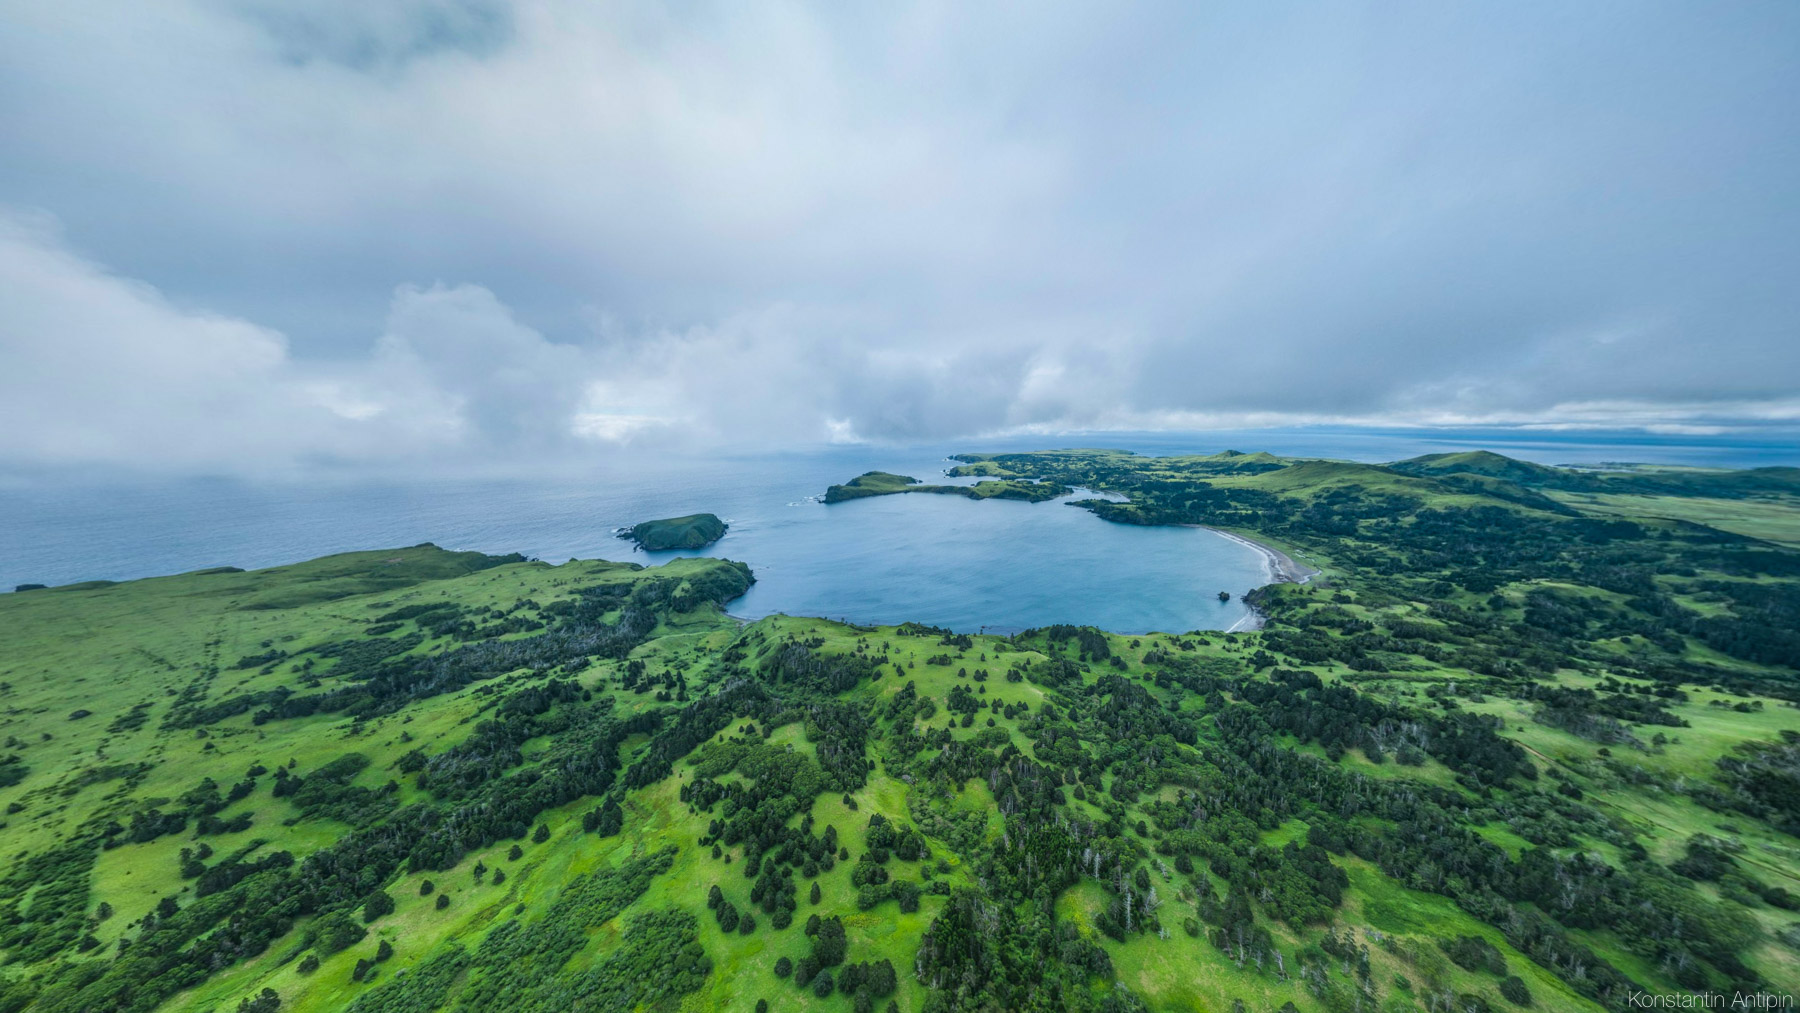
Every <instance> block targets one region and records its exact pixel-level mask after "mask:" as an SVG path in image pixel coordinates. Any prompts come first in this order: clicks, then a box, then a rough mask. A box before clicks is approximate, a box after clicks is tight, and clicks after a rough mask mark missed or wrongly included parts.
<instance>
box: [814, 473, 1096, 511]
mask: <svg viewBox="0 0 1800 1013" xmlns="http://www.w3.org/2000/svg"><path fill="white" fill-rule="evenodd" d="M958 471H960V469H958ZM954 473H955V472H953V474H954ZM1071 491H1072V490H1070V488H1069V487H1068V486H1066V485H1061V484H1058V483H1056V482H1037V481H1032V480H1029V479H1010V478H1009V479H999V480H991V481H989V480H984V481H981V482H976V483H975V484H974V485H925V484H923V483H921V482H920V481H919V480H918V479H916V478H913V477H912V476H910V475H895V474H893V473H892V472H886V471H865V472H863V473H862V474H861V475H858V476H856V477H855V478H853V479H851V480H850V481H848V482H845V483H844V484H843V485H834V486H832V487H831V488H829V489H826V490H825V502H827V503H842V502H844V501H845V500H852V499H866V498H868V497H870V496H891V495H893V494H895V493H902V492H934V493H941V494H943V495H947V496H967V497H968V498H969V499H1014V500H1024V501H1025V502H1027V503H1042V502H1043V501H1045V500H1050V499H1056V498H1057V497H1058V496H1067V495H1068V494H1069V493H1070V492H1071Z"/></svg>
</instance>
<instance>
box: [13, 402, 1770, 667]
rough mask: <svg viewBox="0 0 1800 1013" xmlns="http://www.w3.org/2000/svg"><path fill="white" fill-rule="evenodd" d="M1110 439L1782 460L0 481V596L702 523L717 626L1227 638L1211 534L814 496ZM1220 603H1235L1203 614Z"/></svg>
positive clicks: (786, 456)
mask: <svg viewBox="0 0 1800 1013" xmlns="http://www.w3.org/2000/svg"><path fill="white" fill-rule="evenodd" d="M1050 446H1115V447H1123V448H1126V449H1131V450H1136V451H1138V452H1141V453H1154V454H1169V453H1212V452H1215V451H1218V450H1221V449H1226V448H1228V447H1229V448H1232V449H1238V450H1246V451H1253V450H1262V449H1267V450H1271V451H1273V452H1275V453H1280V454H1293V455H1307V456H1326V457H1338V458H1346V459H1355V460H1365V461H1385V460H1394V459H1397V458H1401V457H1406V456H1412V455H1415V454H1421V453H1430V452H1436V451H1445V450H1460V449H1470V448H1477V447H1485V448H1488V449H1493V450H1497V451H1499V452H1502V453H1507V454H1511V455H1512V456H1516V457H1521V458H1527V459H1531V460H1538V461H1543V462H1546V463H1568V462H1577V463H1586V462H1597V461H1606V460H1614V461H1618V460H1636V461H1662V462H1668V463H1685V464H1707V465H1721V466H1737V467H1744V466H1756V465H1762V464H1792V463H1795V458H1796V454H1795V453H1794V451H1793V446H1792V444H1784V443H1771V444H1766V445H1765V444H1756V443H1745V442H1741V441H1740V442H1728V441H1708V440H1693V439H1686V440H1683V439H1664V438H1639V439H1635V440H1632V441H1629V442H1620V441H1618V440H1617V439H1616V438H1615V437H1611V436H1604V435H1602V436H1595V435H1592V434H1588V435H1583V434H1551V435H1545V434H1529V435H1516V434H1509V435H1506V436H1504V437H1502V436H1496V435H1495V434H1493V433H1461V434H1457V433H1444V432H1442V431H1422V430H1411V431H1408V430H1397V431H1385V432H1384V431H1373V430H1331V429H1309V430H1293V429H1287V430H1269V431H1264V432H1245V431H1235V432H1230V433H1188V434H1168V433H1157V434H1118V433H1110V434H1104V435H1089V436H1085V437H1056V438H1045V437H1033V438H1017V439H1007V440H980V441H977V440H969V441H959V442H958V443H956V444H954V445H938V446H926V447H915V448H899V449H894V448H877V447H867V446H853V447H828V448H819V449H814V450H808V451H804V452H793V453H779V454H766V455H755V456H734V457H713V458H706V459H697V458H670V459H664V460H658V461H654V462H645V461H642V460H639V461H634V462H633V463H632V464H631V465H630V466H629V467H626V466H623V465H621V466H618V467H614V468H610V469H609V468H606V467H594V468H590V469H589V470H586V471H581V472H578V473H575V472H572V473H571V474H568V475H565V476H559V477H556V478H534V479H531V480H519V479H508V480H504V481H502V480H487V481H475V480H448V479H446V480H421V479H409V480H407V481H381V480H370V479H366V478H364V479H358V480H348V479H342V480H337V481H320V480H317V479H314V480H311V481H306V482H261V483H258V482H248V481H237V480H183V481H160V482H152V481H143V480H137V481H124V480H114V481H93V480H88V481H82V482H74V481H68V480H48V479H44V478H42V477H41V476H40V477H37V478H33V479H30V480H26V479H21V478H18V477H11V478H10V479H9V480H7V481H5V482H4V484H0V586H4V587H7V588H10V587H12V586H13V585H15V584H18V583H24V582H33V583H47V584H59V583H69V582H73V581H78V580H93V579H111V580H123V579H131V578H136V577H145V576H153V575H157V574H165V573H177V572H182V571H186V570H194V569H199V568H201V567H206V566H218V565H227V564H229V565H235V566H243V567H247V568H255V567H262V566H272V565H276V564H280V563H286V562H293V561H296V560H301V559H308V558H312V557H314V556H320V555H324V554H327V553H331V552H344V551H351V550H357V549H369V548H385V547H391V546H401V545H413V544H417V543H419V542H425V541H430V542H435V543H437V544H439V545H442V546H444V547H446V548H453V549H478V550H481V551H485V552H515V551H516V552H522V553H525V554H527V555H530V556H536V557H538V558H541V559H545V560H549V561H552V562H561V561H563V560H566V559H569V558H582V559H593V558H604V559H634V560H637V561H640V562H645V563H649V564H655V563H658V562H660V561H662V560H663V559H664V558H667V557H668V556H669V555H671V554H667V553H657V554H654V556H652V555H647V554H645V553H642V552H637V551H635V550H633V549H632V548H631V547H630V546H629V545H628V544H627V543H625V542H622V541H620V540H618V539H617V538H615V537H614V535H613V532H614V529H616V528H618V527H621V526H625V525H629V524H632V523H635V522H637V521H640V520H647V519H651V518H656V517H669V516H676V515H680V514H687V513H694V512H698V511H711V512H713V513H717V514H718V515H720V516H721V517H724V518H725V519H726V520H727V521H729V522H730V524H731V530H730V532H729V533H728V534H727V535H726V536H725V538H723V539H722V540H720V541H719V542H717V543H715V544H714V545H713V546H710V547H709V548H708V549H706V550H705V553H706V554H708V555H718V556H723V557H726V558H730V559H737V560H742V561H743V562H746V563H748V564H750V566H751V567H752V569H753V570H754V571H755V573H756V576H757V584H756V586H755V587H754V588H752V590H751V591H750V592H749V594H747V595H745V596H744V597H743V598H741V599H739V600H737V601H735V602H733V603H732V605H731V611H732V612H733V614H736V615H741V616H746V617H759V616H763V615H768V614H771V613H776V612H783V613H787V614H790V615H818V616H827V617H831V618H845V619H850V620H853V621H858V622H884V623H890V622H901V621H906V620H913V621H918V622H925V623H930V624H933V625H939V626H949V627H952V628H955V629H958V630H964V631H975V630H978V629H980V628H982V627H988V628H990V629H999V630H1010V629H1018V628H1023V627H1027V626H1040V625H1045V624H1048V623H1054V622H1071V623H1086V624H1092V625H1095V626H1099V627H1102V628H1105V629H1112V630H1116V631H1120V632H1143V631H1148V630H1166V631H1185V630H1190V629H1224V628H1229V627H1231V626H1232V625H1233V624H1235V623H1237V622H1239V621H1240V620H1242V619H1243V618H1244V616H1245V608H1244V606H1243V604H1242V603H1241V602H1240V601H1239V600H1238V599H1239V598H1240V596H1241V595H1242V593H1243V592H1244V591H1246V590H1248V589H1249V588H1251V587H1254V586H1256V585H1258V584H1261V583H1264V582H1266V580H1267V579H1268V577H1267V570H1266V567H1265V565H1264V562H1263V559H1262V557H1261V555H1260V554H1258V553H1257V552H1255V551H1254V550H1252V549H1250V548H1247V547H1245V546H1243V545H1240V544H1237V543H1234V542H1231V541H1229V540H1226V539H1224V538H1221V537H1219V536H1217V535H1215V534H1213V533H1211V532H1207V531H1203V530H1198V529H1191V528H1141V527H1131V526H1126V525H1116V524H1109V523H1107V522H1105V521H1101V520H1099V519H1098V518H1096V517H1094V516H1093V515H1092V514H1091V513H1089V512H1088V511H1086V510H1081V509H1079V508H1075V507H1071V506H1068V505H1065V504H1064V503H1062V502H1049V503H1038V504H1026V503H1015V502H997V501H988V502H976V501H972V500H967V499H964V498H962V497H952V496H932V495H906V496H890V497H879V498H874V499H867V500H857V501H852V502H849V503H840V504H834V505H831V506H826V505H824V504H821V503H819V502H818V500H817V497H818V496H819V495H820V494H821V493H823V492H824V490H825V487H826V486H827V485H830V484H831V483H834V482H841V481H845V480H846V479H848V478H850V477H851V476H854V475H857V474H860V473H862V472H864V471H868V470H872V469H879V470H884V471H896V472H901V473H905V474H910V475H914V476H917V477H919V478H921V479H924V480H926V481H942V480H943V479H942V477H941V475H942V472H943V470H944V469H946V468H947V467H949V466H950V464H951V462H949V461H946V460H945V457H946V456H947V455H948V454H950V453H955V452H960V451H964V450H982V451H999V450H1027V449H1039V448H1043V447H1050ZM1219 591H1229V592H1231V595H1232V600H1231V601H1230V602H1229V603H1221V602H1219V600H1218V592H1219Z"/></svg>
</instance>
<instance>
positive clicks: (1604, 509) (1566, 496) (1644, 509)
mask: <svg viewBox="0 0 1800 1013" xmlns="http://www.w3.org/2000/svg"><path fill="white" fill-rule="evenodd" d="M1552 495H1553V496H1554V498H1556V499H1558V500H1561V501H1562V502H1564V503H1567V504H1569V505H1570V506H1573V507H1576V508H1578V509H1580V510H1583V511H1586V512H1589V513H1595V514H1604V515H1608V516H1615V517H1659V518H1664V519H1667V520H1677V521H1688V522H1689V523H1692V524H1704V525H1706V526H1707V527H1712V528H1718V529H1719V530H1720V531H1729V532H1731V533H1733V534H1738V535H1746V536H1748V537H1750V538H1760V539H1762V540H1764V541H1768V542H1774V543H1776V544H1778V545H1794V546H1800V498H1796V497H1793V496H1778V495H1769V496H1764V497H1758V498H1755V499H1712V498H1708V497H1704V496H1636V495H1630V494H1623V493H1586V492H1558V493H1553V494H1552Z"/></svg>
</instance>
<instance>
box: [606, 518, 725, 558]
mask: <svg viewBox="0 0 1800 1013" xmlns="http://www.w3.org/2000/svg"><path fill="white" fill-rule="evenodd" d="M725 530H726V524H725V522H724V521H722V520H720V519H719V518H718V517H717V516H716V515H714V514H689V515H688V516H686V517H668V518H664V519H663V520H659V521H645V522H643V523H642V524H636V525H633V526H632V527H631V529H630V530H629V531H627V532H624V533H622V534H620V536H619V537H621V538H626V539H629V540H631V541H633V542H636V543H637V546H638V548H640V549H644V550H645V551H648V552H658V551H663V550H666V549H700V548H705V547H706V546H708V545H711V544H712V543H714V542H716V541H718V540H719V539H720V538H722V537H724V535H725Z"/></svg>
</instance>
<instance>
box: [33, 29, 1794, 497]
mask: <svg viewBox="0 0 1800 1013" xmlns="http://www.w3.org/2000/svg"><path fill="white" fill-rule="evenodd" d="M3 2H5V0H0V3H3ZM6 10H7V20H8V31H7V32H5V33H0V136H5V137H6V138H7V139H8V145H7V154H6V156H5V157H4V158H0V205H5V206H11V207H14V208H35V209H41V213H42V214H48V215H53V216H54V220H55V221H57V222H59V223H60V227H61V228H62V230H63V236H62V237H61V238H56V237H51V236H48V235H47V234H46V233H44V232H43V231H42V229H41V228H40V227H38V226H29V227H28V226H24V225H20V224H19V219H17V218H16V216H15V218H14V219H13V221H12V224H11V225H9V226H8V228H10V229H11V230H12V231H11V233H9V238H8V239H7V240H6V242H7V244H8V246H7V251H8V253H7V255H8V256H9V258H16V259H17V260H18V264H19V265H35V266H33V267H30V270H35V271H43V272H49V273H50V274H51V275H54V276H55V277H58V278H61V279H63V281H64V282H65V283H66V284H70V285H76V284H79V285H80V286H85V287H86V288H85V289H84V290H85V291H91V292H92V293H94V294H95V300H94V302H93V305H88V302H89V300H87V299H85V298H80V299H78V298H61V299H58V298H55V297H54V295H53V293H51V292H50V291H48V290H46V291H38V290H37V287H36V286H35V284H34V285H26V286H25V288H26V290H27V291H26V293H25V296H26V298H25V299H24V300H23V301H22V302H21V301H18V300H14V299H8V300H7V301H6V302H5V303H0V355H3V356H6V357H7V358H6V361H7V362H8V363H12V364H16V365H17V366H18V367H19V368H21V369H28V370H30V371H31V372H30V373H29V374H28V375H27V376H26V378H24V379H18V380H12V379H8V380H0V383H10V384H12V385H15V386H18V387H20V388H21V390H20V391H19V392H18V395H19V396H18V398H17V399H16V400H12V402H11V403H10V404H9V405H8V406H7V407H6V408H5V409H0V410H5V411H7V412H8V413H9V415H8V418H9V419H10V420H11V421H12V422H13V423H14V424H13V426H12V427H11V428H12V430H13V431H12V432H11V433H10V434H9V435H8V436H6V437H5V438H4V440H5V442H4V443H0V453H3V454H4V455H5V456H6V457H8V458H12V459H28V460H34V461H52V460H58V459H68V460H83V461H88V460H94V461H98V460H137V461H141V462H145V463H146V466H151V467H156V466H165V467H170V468H174V467H181V468H197V467H212V468H223V469H229V468H245V467H252V466H258V465H259V463H262V464H266V463H267V462H286V464H284V465H283V466H287V465H291V464H303V463H306V462H324V461H360V462H375V461H381V460H395V461H399V460H404V459H408V457H409V455H412V456H415V457H416V456H417V455H436V458H437V459H448V457H454V458H455V459H456V460H458V461H461V462H472V463H479V462H481V461H483V460H488V461H492V460H502V459H504V460H509V461H511V460H525V459H532V460H562V459H566V457H567V455H582V454H607V453H614V452H616V449H617V448H619V447H658V448H666V447H672V446H701V447H705V446H719V445H723V444H728V443H732V444H736V443H760V444H765V445H766V444H769V443H788V442H814V441H830V440H837V441H844V440H918V439H935V438H956V437H962V436H971V435H976V434H982V433H994V432H1003V431H1018V430H1025V431H1045V432H1048V431H1055V430H1059V429H1071V428H1107V427H1130V426H1142V425H1173V424H1195V423H1199V422H1208V423H1211V424H1259V425H1266V424H1279V423H1280V422H1281V421H1284V420H1286V421H1309V420H1377V421H1383V422H1397V423H1406V424H1445V423H1447V422H1449V421H1453V420H1475V419H1482V420H1493V421H1495V422H1505V423H1506V424H1529V425H1558V424H1577V423H1579V424H1618V425H1630V426H1636V427H1649V426H1664V427H1667V426H1686V427H1694V426H1698V427H1718V426H1726V427H1730V426H1743V425H1777V424H1791V419H1788V420H1785V421H1784V420H1783V419H1782V418H1780V417H1779V415H1780V413H1779V412H1777V413H1776V414H1775V415H1774V416H1771V415H1769V414H1768V413H1767V412H1765V411H1763V409H1762V408H1761V407H1759V406H1768V405H1782V404H1789V403H1791V402H1792V401H1793V400H1794V399H1795V398H1797V397H1800V342H1796V341H1794V340H1793V335H1794V334H1795V333H1796V329H1797V325H1800V290H1797V289H1796V287H1795V286H1793V285H1792V283H1791V277H1789V275H1790V274H1791V267H1792V264H1793V263H1795V262H1796V260H1800V238H1797V237H1800V183H1797V182H1796V177H1795V175H1794V174H1793V173H1792V171H1791V166H1792V165H1793V164H1795V162H1796V161H1797V156H1800V119H1796V118H1795V117H1794V116H1793V115H1792V99H1791V96H1792V95H1794V94H1796V93H1800V56H1797V55H1796V54H1797V53H1800V50H1796V49H1795V47H1793V46H1792V45H1790V44H1788V43H1789V41H1790V40H1792V39H1793V38H1794V37H1795V35H1796V31H1800V8H1793V7H1791V6H1784V5H1763V6H1759V7H1739V8H1734V9H1732V10H1730V11H1726V12H1720V11H1717V10H1713V9H1707V10H1700V9H1698V8H1694V7H1692V6H1691V5H1680V4H1664V3H1651V4H1631V5H1610V4H1592V5H1585V6H1583V7H1581V8H1579V9H1569V10H1559V11H1557V12H1555V13H1554V16H1551V14H1550V13H1549V12H1545V11H1534V10H1531V9H1527V8H1516V9H1515V8H1508V9H1506V10H1504V11H1501V10H1495V9H1483V8H1478V7H1468V6H1463V7H1446V6H1444V5H1441V4H1429V3H1417V4H1413V3H1402V4H1390V5H1382V6H1380V7H1377V8H1368V7H1354V6H1350V5H1342V6H1327V7H1323V8H1321V7H1317V6H1314V5H1307V6H1305V7H1292V8H1289V7H1284V6H1282V5H1278V4H1277V5H1258V6H1257V7H1255V8H1246V9H1229V8H1218V7H1213V8H1207V7H1195V6H1193V5H1175V4H1169V5H1158V4H1146V5H1129V6H1125V7H1114V8H1109V9H1106V10H1100V9H1097V8H1093V7H1091V6H1086V5H1075V4H1068V5H1064V4H1055V3H1052V4H1042V5H1032V6H1031V7H1030V8H1028V9H1026V8H1007V7H970V6H968V5H949V4H936V3H925V4H918V5H908V6H904V7H886V8H863V9H856V10H847V9H844V8H842V7H840V6H838V5H805V4H800V5H784V6H779V7H773V8H748V7H744V6H742V5H736V4H711V3H700V4H689V5H681V6H679V7H669V6H667V5H660V4H644V3H634V2H624V3H613V4H592V3H585V2H576V0H396V2H394V3H385V4H366V3H348V2H342V0H322V2H319V3H313V4H307V5H301V6H296V5H292V4H285V3H274V2H268V0H172V2H170V3H167V4H158V5H154V6H150V5H136V6H132V5H127V6H125V7H119V6H117V5H107V6H106V7H105V8H104V9H102V8H101V7H100V6H99V5H98V4H97V3H96V2H94V0H65V2H63V3H58V4H53V5H42V4H22V3H8V4H7V5H6ZM15 266H17V265H15ZM18 269H19V270H26V267H23V266H20V267H18ZM440 280H441V281H440ZM102 295H103V296H104V298H101V297H100V296H102ZM107 307H110V309H107ZM103 313H104V314H106V316H105V319H104V320H101V319H97V317H99V316H101V315H102V314H103ZM102 324H104V326H101V325H102ZM77 332H79V334H78V336H72V335H77ZM98 335H105V337H101V336H98ZM81 349H87V350H88V351H89V352H91V353H93V354H92V355H86V354H84V353H81V352H80V350H81ZM96 356H98V357H100V358H104V359H107V360H108V361H116V362H119V363H136V364H138V366H139V367H140V368H141V369H143V370H147V371H151V372H153V373H154V371H156V370H162V371H163V372H162V373H160V374H156V375H160V376H163V378H164V379H163V382H162V383H161V384H159V385H157V389H156V390H134V389H132V385H131V384H130V382H129V381H130V379H131V371H130V370H129V369H123V368H121V369H118V370H114V369H112V368H111V367H109V366H105V365H101V366H98V367H95V366H91V365H88V364H89V363H90V362H91V361H92V360H93V359H94V358H95V357H96ZM202 360H208V361H202ZM210 360H216V361H210ZM108 378H110V379H108ZM108 385H110V386H108ZM25 388H28V389H25ZM102 388H104V389H105V390H106V391H108V392H109V393H107V394H106V396H104V397H97V396H96V394H97V392H99V391H100V390H101V389H102ZM176 392H185V393H183V394H181V396H177V394H176ZM73 402H82V403H84V404H87V405H89V410H90V412H91V414H88V415H87V416H86V417H85V418H82V419H74V418H60V417H57V416H56V414H55V413H54V412H53V408H54V407H55V406H57V405H66V404H69V403H73ZM200 405H205V406H206V408H205V410H201V408H200V407H198V406H200ZM1595 405H1613V406H1626V405H1629V406H1632V407H1630V408H1628V409H1627V408H1607V409H1596V408H1592V407H1591V406H1595ZM107 406H113V407H107ZM1695 406H1700V407H1695ZM115 408H116V410H115ZM126 409H130V410H129V411H127V410H126ZM219 418H223V419H232V420H238V421H237V422H236V424H235V425H233V426H230V427H215V429H217V431H214V430H213V429H208V425H209V420H210V419H219ZM133 420H135V421H133ZM227 430H228V431H227Z"/></svg>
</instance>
